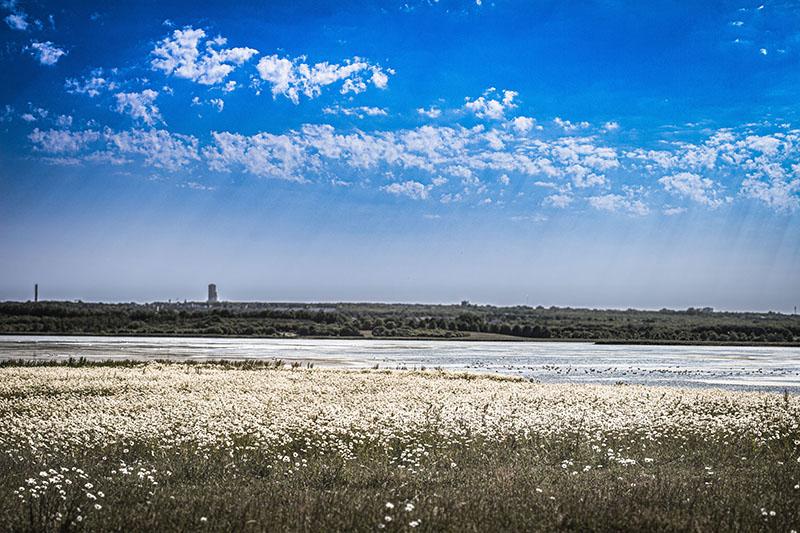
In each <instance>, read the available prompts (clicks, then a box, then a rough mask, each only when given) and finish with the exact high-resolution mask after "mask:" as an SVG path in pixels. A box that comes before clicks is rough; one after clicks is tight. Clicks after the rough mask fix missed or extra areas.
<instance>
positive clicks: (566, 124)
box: [553, 117, 590, 131]
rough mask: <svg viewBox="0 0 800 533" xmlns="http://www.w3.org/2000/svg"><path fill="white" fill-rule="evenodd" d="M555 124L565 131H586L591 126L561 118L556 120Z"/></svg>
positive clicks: (586, 123) (554, 120)
mask: <svg viewBox="0 0 800 533" xmlns="http://www.w3.org/2000/svg"><path fill="white" fill-rule="evenodd" d="M553 123H554V124H555V125H556V126H558V127H559V128H561V129H563V130H564V131H576V130H585V129H586V128H588V127H589V126H590V124H589V123H588V122H586V121H583V122H570V121H569V120H564V119H562V118H561V117H556V118H554V119H553Z"/></svg>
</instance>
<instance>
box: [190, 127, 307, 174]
mask: <svg viewBox="0 0 800 533" xmlns="http://www.w3.org/2000/svg"><path fill="white" fill-rule="evenodd" d="M212 137H213V140H214V143H213V145H210V146H207V147H206V148H205V149H204V150H203V155H204V156H205V158H206V160H207V162H208V166H209V167H210V168H211V169H212V170H215V171H218V172H230V171H231V170H232V169H233V168H243V169H244V170H245V171H247V172H249V173H250V174H253V175H255V176H263V177H271V178H279V179H285V180H289V181H299V182H303V181H306V179H305V178H304V174H305V172H313V171H314V170H316V169H317V168H318V167H319V165H318V162H317V158H315V157H313V156H310V155H309V154H308V153H307V152H306V151H305V149H304V147H303V146H302V144H301V143H298V142H296V139H295V138H293V136H290V135H273V134H270V133H258V134H256V135H251V136H246V135H241V134H238V133H230V132H212Z"/></svg>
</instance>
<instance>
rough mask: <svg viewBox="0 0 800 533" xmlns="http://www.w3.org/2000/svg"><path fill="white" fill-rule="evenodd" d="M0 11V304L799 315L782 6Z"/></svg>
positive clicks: (797, 175)
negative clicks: (211, 296) (377, 305)
mask: <svg viewBox="0 0 800 533" xmlns="http://www.w3.org/2000/svg"><path fill="white" fill-rule="evenodd" d="M0 6H1V7H0V18H2V23H0V26H1V27H0V39H2V46H0V69H2V72H3V73H4V76H3V78H4V79H5V80H6V81H5V82H4V83H2V84H0V300H27V299H30V298H32V293H33V284H34V283H38V284H39V286H40V295H41V297H42V298H43V299H68V300H78V299H80V300H83V301H155V300H162V301H163V300H167V299H172V300H176V299H177V300H184V299H188V300H203V299H204V298H205V295H206V289H205V287H206V284H208V283H211V282H213V283H216V284H217V286H218V290H219V294H220V298H221V299H224V300H267V301H314V302H323V301H384V302H443V303H447V302H458V301H461V300H462V299H467V300H470V301H472V302H477V303H489V304H496V305H517V304H523V305H534V306H535V305H545V306H551V305H557V306H575V307H596V308H628V307H635V308H649V309H659V308H662V307H668V308H686V307H690V306H695V307H698V306H711V307H714V308H717V309H725V310H759V311H762V310H763V311H766V310H776V311H784V312H791V311H792V310H793V308H794V306H795V305H798V304H800V103H799V102H800V98H798V96H800V30H798V28H800V4H798V3H797V2H780V1H775V2H769V1H765V2H763V3H762V2H759V1H755V2H750V1H746V0H741V1H735V2H725V1H715V2H672V1H663V2H647V1H643V2H623V1H615V0H604V1H600V0H598V1H591V0H584V1H579V2H560V1H525V2H512V1H503V0H495V1H491V0H478V1H474V0H473V1H469V2H467V1H456V0H439V1H433V0H425V1H413V0H408V1H405V2H403V1H400V2H393V1H390V0H387V1H383V2H366V1H347V0H345V1H341V0H340V1H337V2H323V1H313V2H304V1H288V0H287V1H283V0H278V1H270V2H237V4H236V8H235V9H232V8H231V7H230V4H228V3H223V2H217V3H215V2H202V1H197V0H195V1H192V2H183V1H174V2H173V1H159V2H156V1H147V0H144V1H140V2H68V3H67V2H46V1H24V0H17V1H13V0H4V1H2V3H1V4H0Z"/></svg>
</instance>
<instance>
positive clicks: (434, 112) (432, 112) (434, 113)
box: [417, 106, 442, 118]
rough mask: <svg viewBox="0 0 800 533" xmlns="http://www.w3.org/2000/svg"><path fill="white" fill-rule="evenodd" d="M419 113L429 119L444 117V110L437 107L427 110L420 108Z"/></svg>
mask: <svg viewBox="0 0 800 533" xmlns="http://www.w3.org/2000/svg"><path fill="white" fill-rule="evenodd" d="M417 113H418V114H420V115H422V116H424V117H428V118H439V117H440V116H442V110H441V109H439V108H438V107H436V106H431V107H430V108H428V109H425V108H424V107H418V108H417Z"/></svg>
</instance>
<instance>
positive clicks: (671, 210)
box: [662, 207, 686, 217]
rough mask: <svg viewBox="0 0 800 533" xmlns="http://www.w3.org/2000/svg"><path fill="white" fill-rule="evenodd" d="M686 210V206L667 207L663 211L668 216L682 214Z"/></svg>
mask: <svg viewBox="0 0 800 533" xmlns="http://www.w3.org/2000/svg"><path fill="white" fill-rule="evenodd" d="M685 212H686V208H685V207H665V208H664V210H663V211H662V213H664V214H665V215H667V216H668V217H673V216H675V215H680V214H682V213H685Z"/></svg>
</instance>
